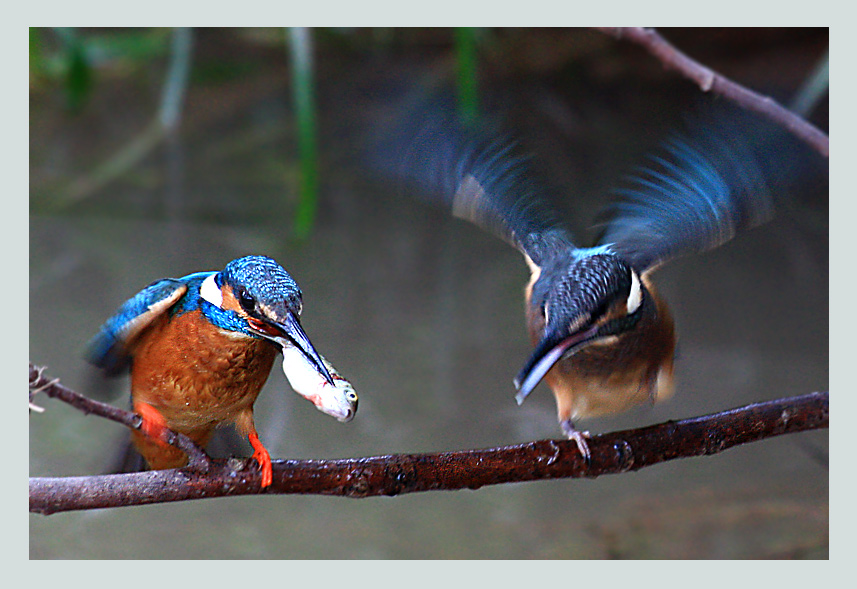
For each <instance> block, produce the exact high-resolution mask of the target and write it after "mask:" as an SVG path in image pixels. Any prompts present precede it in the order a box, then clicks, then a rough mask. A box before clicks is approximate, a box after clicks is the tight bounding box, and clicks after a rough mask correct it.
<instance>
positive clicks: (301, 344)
mask: <svg viewBox="0 0 857 589" xmlns="http://www.w3.org/2000/svg"><path fill="white" fill-rule="evenodd" d="M252 325H253V327H254V328H255V329H256V330H257V331H258V332H259V333H260V335H263V336H265V337H267V338H268V339H271V340H273V341H275V342H277V343H279V344H280V345H281V346H282V347H283V349H285V348H286V347H287V346H289V345H293V346H294V347H296V348H297V349H298V350H300V352H301V354H303V355H304V357H306V359H307V360H308V361H309V363H310V364H312V366H313V367H314V368H315V369H316V370H317V371H318V373H319V374H320V375H321V376H323V377H324V379H325V380H326V381H327V382H328V383H329V384H330V385H331V386H335V385H334V382H333V377H332V376H331V375H330V372H329V371H328V370H327V367H326V366H325V365H324V361H323V360H322V359H321V354H319V353H318V352H317V351H316V349H315V346H313V345H312V342H311V341H309V337H307V334H306V333H304V330H303V328H302V327H301V324H300V323H299V322H298V318H297V317H296V316H295V315H294V314H292V313H287V314H286V319H285V321H283V322H282V323H274V322H271V323H264V322H262V321H259V320H255V319H254V320H253V321H252ZM274 331H277V332H280V333H274ZM284 335H285V336H286V337H283V336H284Z"/></svg>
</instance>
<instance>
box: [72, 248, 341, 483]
mask: <svg viewBox="0 0 857 589" xmlns="http://www.w3.org/2000/svg"><path fill="white" fill-rule="evenodd" d="M302 308H303V302H302V294H301V290H300V288H299V287H298V285H297V283H296V282H295V281H294V280H293V279H292V277H291V276H289V274H288V273H287V272H286V271H285V270H284V269H283V268H282V266H280V265H279V264H277V262H275V261H274V260H272V259H271V258H268V257H265V256H246V257H243V258H238V259H236V260H232V261H231V262H229V263H228V264H227V265H226V267H225V268H224V269H223V270H221V271H220V272H198V273H196V274H190V275H188V276H185V277H183V278H164V279H162V280H158V281H156V282H153V283H152V284H150V285H149V286H147V287H146V288H144V289H143V290H142V291H140V292H139V293H137V294H136V295H135V296H134V297H133V298H131V299H130V300H128V301H126V302H125V304H123V305H122V306H121V307H120V308H119V310H118V311H117V312H116V314H115V315H114V316H113V317H111V318H110V319H108V320H107V322H106V323H105V324H104V325H103V326H102V327H101V330H100V331H99V333H98V335H96V336H95V338H94V339H93V340H92V341H91V342H90V344H89V350H88V354H87V356H88V359H89V361H90V362H92V363H93V364H95V365H96V366H98V367H99V368H102V369H104V370H105V371H106V372H107V374H109V375H116V374H119V373H121V372H123V371H124V370H126V369H127V368H128V367H129V366H130V370H131V398H132V401H133V406H134V410H135V411H136V412H137V413H138V414H139V415H140V416H141V417H142V419H143V423H142V426H141V429H140V430H135V431H133V432H132V433H131V439H132V442H133V444H134V446H135V447H136V448H137V450H138V451H139V452H140V454H141V455H142V456H143V458H144V459H145V460H146V462H147V464H148V465H149V468H152V469H165V468H177V467H181V466H184V465H185V464H187V460H188V457H187V455H185V454H184V452H182V451H181V450H178V449H177V448H174V447H172V446H169V445H167V444H166V443H165V442H164V441H163V435H164V433H165V428H169V429H171V430H173V431H175V432H179V433H182V434H185V435H186V436H188V437H189V438H191V439H192V440H193V441H194V442H196V443H197V444H199V445H201V446H205V445H206V444H207V443H208V441H209V440H210V439H211V436H212V434H213V432H214V429H215V427H217V426H218V425H220V424H228V423H234V424H235V426H236V427H237V429H238V431H239V432H241V434H242V435H245V436H247V438H248V439H249V441H250V444H251V445H252V446H253V450H254V453H253V458H254V459H255V460H256V462H257V463H258V464H259V467H260V469H261V471H262V487H263V488H264V487H267V486H269V485H270V484H271V482H272V477H273V471H272V466H271V456H270V454H269V453H268V451H267V450H266V449H265V447H264V446H263V445H262V442H261V441H259V435H258V433H257V432H256V426H255V425H254V422H253V403H254V402H255V401H256V397H257V396H258V395H259V391H260V390H261V389H262V386H263V385H264V384H265V381H266V380H267V379H268V375H269V373H270V372H271V366H272V365H273V363H274V358H275V357H276V355H277V352H281V353H282V354H283V371H284V372H285V374H286V377H287V378H288V380H289V383H290V384H291V385H292V388H294V389H295V391H296V392H297V393H298V394H300V395H301V396H303V397H304V398H306V399H308V400H310V401H311V402H312V403H313V404H314V405H315V406H316V407H317V408H318V409H319V410H321V411H323V412H324V413H326V414H328V415H331V416H333V417H335V418H336V419H338V420H339V421H342V422H347V421H350V420H351V419H352V418H353V417H354V414H355V412H356V411H357V394H356V393H355V392H354V388H353V387H352V386H351V384H350V383H349V382H348V381H347V380H345V379H344V378H342V377H341V376H340V375H339V374H338V373H337V372H336V371H335V370H334V369H333V367H332V366H331V365H330V363H329V362H327V360H325V358H324V357H322V356H321V355H320V354H319V353H318V352H317V351H316V349H315V347H313V345H312V343H311V342H310V340H309V338H308V337H307V335H306V333H304V330H303V329H302V328H301V324H300V321H299V317H300V314H301V310H302Z"/></svg>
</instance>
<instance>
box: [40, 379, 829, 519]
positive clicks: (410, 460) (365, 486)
mask: <svg viewBox="0 0 857 589" xmlns="http://www.w3.org/2000/svg"><path fill="white" fill-rule="evenodd" d="M826 427H828V393H826V392H825V393H812V394H808V395H803V396H800V397H793V398H788V399H780V400H777V401H766V402H763V403H756V404H753V405H748V406H745V407H741V408H738V409H732V410H729V411H724V412H722V413H717V414H712V415H707V416H704V417H697V418H693V419H686V420H683V421H678V422H672V421H670V422H666V423H662V424H659V425H653V426H649V427H645V428H640V429H635V430H629V431H622V432H613V433H609V434H603V435H598V436H594V437H593V438H592V439H591V440H590V441H589V448H590V450H591V453H592V460H591V464H590V465H588V466H587V464H586V463H585V462H584V461H583V459H582V458H581V456H580V453H579V452H578V450H577V444H576V443H575V442H573V441H567V440H541V441H537V442H530V443H527V444H521V445H517V446H508V447H504V448H491V449H486V450H467V451H458V452H443V453H438V454H402V455H392V456H376V457H372V458H349V459H343V460H280V461H275V462H274V482H273V485H271V487H269V488H268V489H266V490H265V491H264V493H268V494H289V493H291V494H321V495H339V496H345V497H354V498H359V497H371V496H378V495H401V494H405V493H416V492H421V491H435V490H457V489H464V488H468V489H478V488H479V487H482V486H485V485H496V484H501V483H509V482H524V481H535V480H542V479H554V478H568V477H590V478H592V477H597V476H600V475H603V474H616V473H621V472H626V471H629V470H638V469H640V468H644V467H646V466H651V465H654V464H658V463H659V462H664V461H666V460H674V459H676V458H686V457H691V456H703V455H708V454H716V453H718V452H722V451H724V450H726V449H727V448H731V447H732V446H737V445H740V444H746V443H750V442H755V441H758V440H762V439H765V438H769V437H773V436H778V435H782V434H788V433H795V432H800V431H805V430H811V429H820V428H826ZM259 476H260V475H259V471H258V469H257V468H255V466H253V465H252V462H251V461H248V460H238V459H230V460H213V461H212V463H211V466H210V468H209V471H208V472H207V473H202V472H200V471H198V470H193V469H189V468H185V469H177V470H162V471H155V472H143V473H133V474H124V475H103V476H92V477H66V478H31V479H30V511H32V512H36V513H43V514H50V513H56V512H60V511H71V510H81V509H95V508H103V507H119V506H127V505H143V504H148V503H160V502H169V501H182V500H187V499H202V498H206V497H223V496H227V495H247V494H258V493H262V491H261V490H260V487H259Z"/></svg>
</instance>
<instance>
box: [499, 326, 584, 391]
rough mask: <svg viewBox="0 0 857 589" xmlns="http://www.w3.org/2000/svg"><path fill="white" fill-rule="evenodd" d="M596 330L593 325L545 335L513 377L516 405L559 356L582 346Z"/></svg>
mask: <svg viewBox="0 0 857 589" xmlns="http://www.w3.org/2000/svg"><path fill="white" fill-rule="evenodd" d="M597 332H598V326H597V325H593V326H592V327H590V328H588V329H584V330H583V331H578V332H575V333H573V334H571V335H565V336H556V335H554V336H551V335H547V336H546V337H545V338H543V339H542V341H541V342H540V343H539V345H538V347H536V349H535V351H534V352H533V354H532V355H531V356H530V359H529V360H527V363H526V364H525V365H524V368H523V369H522V370H521V372H519V373H518V376H516V377H515V380H514V383H515V388H517V389H518V394H517V395H515V400H516V401H517V402H518V405H520V404H521V403H523V402H524V399H526V398H527V396H528V395H529V394H530V393H531V392H532V391H533V389H534V388H536V385H537V384H539V382H541V380H542V378H544V376H545V374H547V373H548V371H550V369H551V368H553V366H554V364H556V363H557V362H558V361H559V359H560V358H562V357H563V356H565V355H566V354H568V353H570V352H574V351H575V350H576V349H580V348H581V347H583V346H584V345H585V344H586V343H587V342H589V341H590V340H592V339H593V338H594V337H595V334H596V333H597Z"/></svg>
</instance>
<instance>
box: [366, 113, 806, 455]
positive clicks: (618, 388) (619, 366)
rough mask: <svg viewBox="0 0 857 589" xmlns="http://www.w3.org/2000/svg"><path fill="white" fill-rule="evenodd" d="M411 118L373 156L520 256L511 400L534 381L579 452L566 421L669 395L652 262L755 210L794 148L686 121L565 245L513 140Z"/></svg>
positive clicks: (764, 212) (764, 136)
mask: <svg viewBox="0 0 857 589" xmlns="http://www.w3.org/2000/svg"><path fill="white" fill-rule="evenodd" d="M422 121H423V122H418V123H417V124H416V126H414V125H413V124H412V123H410V122H409V123H406V124H407V125H411V126H410V127H409V128H407V129H405V130H404V131H402V130H399V131H398V133H392V134H391V135H398V136H397V137H395V138H394V139H392V140H390V139H385V141H392V142H393V143H396V142H398V143H397V145H398V147H397V148H396V150H395V152H396V153H398V154H400V155H399V160H400V164H399V166H398V168H397V169H395V170H391V169H390V167H389V166H385V165H384V164H383V163H378V164H377V166H376V167H379V166H380V167H384V168H385V171H386V172H388V173H390V172H392V173H393V174H394V175H396V176H398V177H399V178H400V179H403V180H405V181H407V182H410V183H411V187H409V188H412V187H413V185H414V184H416V185H417V186H416V188H417V190H418V192H422V194H423V195H424V196H427V197H428V198H429V199H430V200H432V201H433V202H434V204H440V205H442V206H444V207H445V208H447V209H449V210H450V211H451V212H452V214H453V215H454V216H456V217H459V218H462V219H466V220H468V221H471V222H473V223H475V224H477V225H479V226H481V227H482V228H484V229H486V230H488V231H490V232H492V233H494V234H495V235H497V236H499V237H501V238H502V239H504V240H506V241H507V242H509V243H510V244H511V245H512V246H514V247H515V248H517V249H518V250H519V251H520V252H521V253H522V254H523V256H524V260H525V261H526V263H527V266H528V268H529V270H530V279H529V282H528V284H527V285H526V288H525V301H526V302H525V314H526V322H527V327H528V330H529V335H530V339H531V341H532V343H533V345H534V346H535V350H534V351H533V353H532V355H531V356H530V358H529V359H528V360H527V361H526V363H525V364H524V366H523V368H522V370H521V371H520V372H519V373H518V375H517V376H516V377H515V379H514V385H515V387H516V388H517V397H516V399H517V401H518V404H521V403H522V402H523V401H524V399H526V397H527V395H529V394H530V392H531V391H532V390H533V389H534V388H535V387H536V385H537V384H538V383H539V382H540V381H541V380H542V379H544V380H545V381H546V382H547V384H548V386H549V387H550V388H551V390H552V391H553V394H554V396H555V397H556V404H557V414H558V419H559V423H560V427H561V429H562V431H563V432H564V433H565V434H566V435H567V436H568V438H569V439H573V440H575V441H576V442H577V446H578V448H579V450H580V452H581V454H582V455H583V456H584V457H585V458H586V459H587V460H588V459H589V447H588V444H587V442H586V438H588V437H589V433H588V432H583V431H578V430H577V429H576V428H575V425H574V422H575V421H576V420H577V419H579V418H586V417H594V416H599V415H605V414H610V413H615V412H619V411H623V410H625V409H628V408H630V407H632V406H634V405H638V404H641V403H646V402H652V403H654V402H655V401H659V400H662V399H665V398H667V397H669V396H670V395H671V394H672V391H673V358H674V354H675V346H676V335H675V328H674V325H673V319H672V317H671V315H670V312H669V309H668V308H667V305H666V303H665V302H664V300H663V299H662V298H661V297H660V296H659V295H658V293H657V291H656V289H655V287H654V285H653V283H652V274H653V272H654V271H655V270H656V269H657V268H659V267H660V266H661V265H663V264H665V263H667V262H669V261H670V260H673V259H675V258H677V257H679V256H681V255H684V254H688V253H694V252H702V251H704V250H708V249H711V248H714V247H717V246H719V245H721V244H723V243H725V242H726V241H729V240H730V239H732V237H734V236H735V234H736V232H737V231H739V230H743V229H747V228H750V227H753V226H756V225H759V224H760V223H763V222H764V221H766V220H768V219H769V218H770V217H771V216H772V213H773V198H772V194H773V189H774V188H777V187H775V186H774V184H781V182H780V181H781V180H783V179H788V177H789V175H790V174H792V172H790V171H789V169H788V166H787V165H785V164H787V163H788V161H790V156H792V155H794V154H793V153H791V152H792V151H794V150H793V149H785V150H783V149H782V148H781V145H780V144H778V143H776V142H774V141H772V140H771V139H772V134H771V133H770V132H762V131H758V132H757V130H758V128H759V125H758V124H750V123H749V122H748V118H747V117H744V116H737V115H736V116H734V117H732V118H725V117H724V116H717V117H712V120H710V121H705V122H702V123H700V122H699V121H696V122H693V121H691V124H690V125H689V130H688V131H687V132H684V133H678V134H676V135H675V136H673V137H672V138H671V139H670V140H669V141H667V142H666V143H665V144H664V145H663V146H662V149H661V151H660V152H659V153H656V154H655V155H654V156H652V158H651V161H650V163H649V165H647V166H646V167H644V168H641V169H639V170H638V171H637V172H636V173H635V174H634V175H633V176H631V177H630V178H628V179H627V184H626V185H625V186H624V187H623V188H622V189H620V190H618V191H617V192H618V193H619V195H620V196H621V197H622V198H621V199H620V200H619V201H617V202H615V203H614V204H613V205H612V207H611V208H610V209H608V213H609V214H608V215H607V221H606V222H605V223H604V224H603V226H602V227H603V229H602V232H601V235H600V238H599V239H598V240H597V242H596V244H595V245H594V246H593V247H578V246H576V245H575V243H574V241H573V240H572V236H571V233H570V231H569V230H568V229H566V228H565V226H564V225H562V224H561V222H560V221H559V218H558V215H557V214H556V213H555V212H554V210H553V209H552V208H551V207H550V206H549V205H548V204H547V202H546V198H545V197H546V192H547V191H546V189H545V185H544V184H542V183H541V182H540V181H539V180H538V179H537V178H536V177H535V174H534V173H533V171H532V169H531V167H530V163H529V158H527V157H523V156H521V155H519V154H517V152H516V145H515V143H514V142H513V141H510V140H509V139H508V138H503V139H498V134H496V133H493V132H486V130H485V128H484V127H483V128H479V129H476V128H473V127H467V126H464V125H463V124H461V123H459V122H458V121H457V120H455V118H454V117H452V116H446V115H441V116H440V117H435V118H430V119H422ZM382 149H383V147H382ZM787 152H788V153H787ZM385 153H388V154H389V153H390V152H389V151H385ZM373 165H375V164H373Z"/></svg>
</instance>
